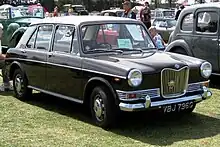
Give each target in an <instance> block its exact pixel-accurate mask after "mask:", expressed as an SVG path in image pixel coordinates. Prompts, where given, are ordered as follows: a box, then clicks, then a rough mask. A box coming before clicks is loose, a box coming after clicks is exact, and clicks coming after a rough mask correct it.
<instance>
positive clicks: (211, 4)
mask: <svg viewBox="0 0 220 147" xmlns="http://www.w3.org/2000/svg"><path fill="white" fill-rule="evenodd" d="M210 7H213V8H220V2H209V3H202V4H195V5H191V6H187V7H185V8H184V9H183V10H184V11H188V10H194V9H199V8H210Z"/></svg>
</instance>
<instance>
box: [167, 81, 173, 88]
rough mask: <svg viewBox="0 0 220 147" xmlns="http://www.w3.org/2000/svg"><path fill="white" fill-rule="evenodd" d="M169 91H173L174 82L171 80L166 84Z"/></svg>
mask: <svg viewBox="0 0 220 147" xmlns="http://www.w3.org/2000/svg"><path fill="white" fill-rule="evenodd" d="M167 86H168V88H169V90H173V89H174V86H175V82H174V81H173V80H171V81H169V82H168V84H167Z"/></svg>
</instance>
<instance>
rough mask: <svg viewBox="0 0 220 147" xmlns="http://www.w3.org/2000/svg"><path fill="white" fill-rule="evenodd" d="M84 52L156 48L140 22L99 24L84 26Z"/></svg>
mask: <svg viewBox="0 0 220 147" xmlns="http://www.w3.org/2000/svg"><path fill="white" fill-rule="evenodd" d="M83 31H84V33H82V36H83V38H82V39H83V46H84V52H94V51H103V52H104V51H106V52H109V51H117V50H120V51H125V50H126V51H132V50H143V51H145V50H150V49H155V48H156V47H155V46H154V44H153V42H152V40H151V38H150V36H149V35H148V33H147V31H146V30H145V28H144V27H143V26H142V25H140V24H97V25H88V26H84V27H82V30H81V32H83Z"/></svg>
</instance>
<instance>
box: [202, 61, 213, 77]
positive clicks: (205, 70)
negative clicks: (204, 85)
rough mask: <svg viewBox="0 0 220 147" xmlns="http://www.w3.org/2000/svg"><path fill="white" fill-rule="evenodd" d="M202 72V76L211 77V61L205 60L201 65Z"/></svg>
mask: <svg viewBox="0 0 220 147" xmlns="http://www.w3.org/2000/svg"><path fill="white" fill-rule="evenodd" d="M200 73H201V75H202V77H204V78H209V77H210V76H211V74H212V65H211V64H210V63H209V62H204V63H202V65H201V66H200Z"/></svg>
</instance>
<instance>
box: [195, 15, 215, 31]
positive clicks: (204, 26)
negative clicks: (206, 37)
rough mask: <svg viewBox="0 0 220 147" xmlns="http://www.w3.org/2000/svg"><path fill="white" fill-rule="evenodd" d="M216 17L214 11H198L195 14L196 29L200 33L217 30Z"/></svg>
mask: <svg viewBox="0 0 220 147" xmlns="http://www.w3.org/2000/svg"><path fill="white" fill-rule="evenodd" d="M218 18H219V17H218V14H217V13H216V12H199V13H198V15H197V22H196V31H197V32H202V33H203V32H204V33H215V32H217V29H218Z"/></svg>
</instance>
